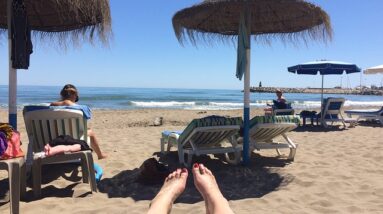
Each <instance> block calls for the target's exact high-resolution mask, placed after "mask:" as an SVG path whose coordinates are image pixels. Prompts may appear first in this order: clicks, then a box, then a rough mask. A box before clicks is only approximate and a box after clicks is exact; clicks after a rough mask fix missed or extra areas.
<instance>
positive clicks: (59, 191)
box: [0, 163, 91, 204]
mask: <svg viewBox="0 0 383 214" xmlns="http://www.w3.org/2000/svg"><path fill="white" fill-rule="evenodd" d="M41 174H42V180H41V184H42V185H45V186H42V188H41V198H47V197H55V198H64V197H74V196H75V197H86V196H88V195H89V194H91V192H90V187H89V184H82V176H81V167H80V165H79V164H77V163H70V164H68V163H67V164H54V165H43V167H42V171H41ZM31 177H32V176H29V177H28V178H27V186H28V187H32V178H31ZM54 180H63V182H65V183H68V185H65V186H64V187H63V188H58V187H57V186H55V185H46V184H48V183H50V182H52V181H54ZM77 185H84V188H80V191H78V192H76V193H75V191H74V189H79V188H78V187H77ZM8 200H9V182H8V177H7V178H5V179H2V180H0V204H1V203H2V202H4V201H5V202H7V201H8ZM34 200H36V199H35V198H34V196H33V191H32V189H31V188H28V189H27V192H26V195H25V197H24V198H23V199H22V201H26V202H30V201H34Z"/></svg>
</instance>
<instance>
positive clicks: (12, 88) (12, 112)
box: [7, 0, 17, 129]
mask: <svg viewBox="0 0 383 214" xmlns="http://www.w3.org/2000/svg"><path fill="white" fill-rule="evenodd" d="M7 9H8V11H7V13H8V14H7V19H8V20H7V21H8V55H9V62H8V63H9V64H8V67H9V82H8V88H9V90H8V109H9V110H8V121H9V124H10V125H11V126H12V127H13V128H14V129H17V107H16V106H17V103H16V96H17V70H16V69H14V68H13V67H12V60H11V55H12V32H11V25H12V19H11V17H12V0H8V2H7Z"/></svg>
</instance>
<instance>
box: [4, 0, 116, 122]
mask: <svg viewBox="0 0 383 214" xmlns="http://www.w3.org/2000/svg"><path fill="white" fill-rule="evenodd" d="M16 3H18V4H21V5H22V7H20V6H19V8H22V9H23V10H25V12H26V17H27V20H28V23H29V28H30V29H31V30H32V36H34V37H36V38H38V39H41V40H43V41H46V40H47V39H49V42H47V43H49V44H52V42H53V43H56V44H59V45H62V46H66V45H74V46H78V45H81V44H82V43H83V42H91V43H92V42H94V41H95V40H100V41H101V42H102V43H103V44H108V38H109V37H110V35H111V16H110V8H109V0H23V1H21V0H0V34H4V33H5V32H6V31H7V29H10V28H11V27H10V26H11V25H12V20H13V19H11V17H12V18H15V17H14V16H13V15H12V4H16ZM17 27H18V26H17V24H16V25H15V28H17ZM11 36H12V35H11V32H10V31H8V42H9V53H10V55H11ZM10 58H11V57H10ZM16 85H17V74H16V69H13V68H12V62H11V59H10V63H9V121H10V123H11V125H12V126H14V127H16V124H17V121H16V112H17V108H16V89H17V87H16Z"/></svg>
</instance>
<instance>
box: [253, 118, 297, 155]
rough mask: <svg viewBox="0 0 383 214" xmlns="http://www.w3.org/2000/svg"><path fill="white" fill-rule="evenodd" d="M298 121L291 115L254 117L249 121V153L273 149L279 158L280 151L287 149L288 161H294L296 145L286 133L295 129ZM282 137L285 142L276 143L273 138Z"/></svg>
mask: <svg viewBox="0 0 383 214" xmlns="http://www.w3.org/2000/svg"><path fill="white" fill-rule="evenodd" d="M299 122H300V120H299V117H297V116H293V115H284V116H255V117H254V118H252V119H251V120H250V134H249V136H250V145H249V146H250V150H249V151H250V152H252V151H253V150H262V149H275V150H276V151H277V153H278V155H279V156H281V155H282V154H281V152H280V149H289V150H290V152H289V155H288V158H287V159H288V160H294V157H295V153H296V150H297V147H298V145H296V144H295V143H294V142H293V141H292V140H291V139H290V138H289V137H287V135H286V133H287V132H289V131H291V130H293V129H295V128H296V127H297V126H298V124H299ZM278 136H282V137H283V138H284V139H285V142H276V141H274V138H276V137H278Z"/></svg>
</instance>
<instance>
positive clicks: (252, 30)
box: [172, 0, 332, 165]
mask: <svg viewBox="0 0 383 214" xmlns="http://www.w3.org/2000/svg"><path fill="white" fill-rule="evenodd" d="M172 21H173V28H174V32H175V34H176V37H177V39H178V41H179V42H180V43H181V44H183V43H184V42H185V41H186V40H187V39H188V40H189V41H190V42H191V43H192V44H193V45H196V44H197V42H200V41H202V42H205V43H212V42H214V41H216V40H217V39H218V40H222V41H226V40H227V39H228V40H229V41H230V40H232V39H233V38H234V39H235V38H237V39H238V56H237V57H238V58H237V73H236V76H237V77H238V78H239V79H242V76H243V75H244V116H243V117H244V118H243V119H244V144H243V160H244V164H245V165H246V164H248V162H249V151H248V150H249V111H250V110H249V107H250V38H251V37H253V38H254V39H255V40H256V41H264V42H267V43H268V42H270V41H271V39H273V38H274V37H278V38H280V39H282V41H293V42H294V41H296V40H298V39H303V40H304V41H306V42H307V41H309V40H322V41H326V40H328V39H331V35H332V30H331V24H330V19H329V17H328V15H327V14H326V12H325V11H323V10H322V9H321V8H320V7H318V6H316V5H314V4H311V3H307V2H305V1H303V0H205V1H203V2H201V3H199V4H196V5H194V6H191V7H189V8H185V9H182V10H180V11H178V12H177V13H176V14H175V15H174V16H173V19H172Z"/></svg>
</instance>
